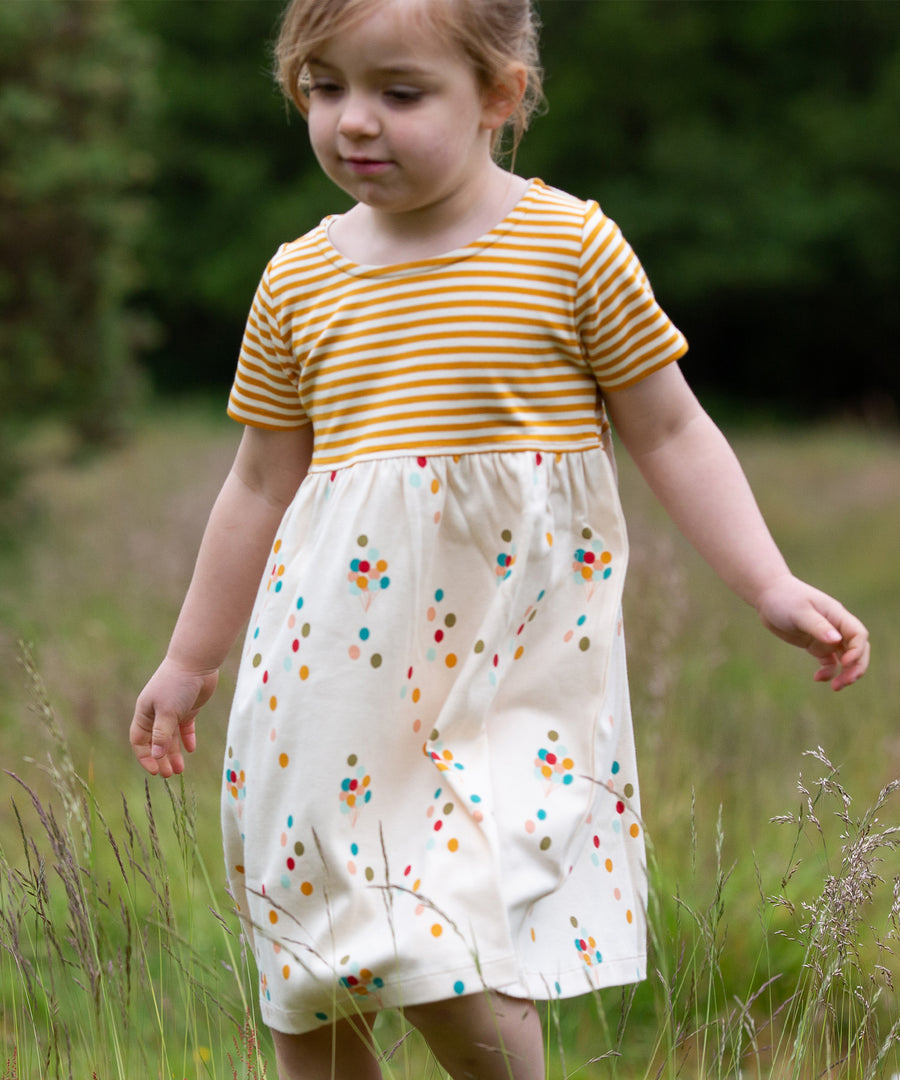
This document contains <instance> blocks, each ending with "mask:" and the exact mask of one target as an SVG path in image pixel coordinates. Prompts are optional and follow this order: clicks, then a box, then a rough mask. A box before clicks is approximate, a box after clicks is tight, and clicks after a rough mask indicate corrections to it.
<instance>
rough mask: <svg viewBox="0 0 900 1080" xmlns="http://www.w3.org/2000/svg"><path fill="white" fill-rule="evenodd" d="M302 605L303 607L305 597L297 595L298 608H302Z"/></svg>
mask: <svg viewBox="0 0 900 1080" xmlns="http://www.w3.org/2000/svg"><path fill="white" fill-rule="evenodd" d="M302 607H303V597H302V596H298V597H297V610H298V611H299V610H300V608H302Z"/></svg>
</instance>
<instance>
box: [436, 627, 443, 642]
mask: <svg viewBox="0 0 900 1080" xmlns="http://www.w3.org/2000/svg"><path fill="white" fill-rule="evenodd" d="M434 640H435V641H437V642H438V643H440V642H441V641H443V640H444V631H443V630H435V632H434Z"/></svg>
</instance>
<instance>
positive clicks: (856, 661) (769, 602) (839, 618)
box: [756, 574, 870, 690]
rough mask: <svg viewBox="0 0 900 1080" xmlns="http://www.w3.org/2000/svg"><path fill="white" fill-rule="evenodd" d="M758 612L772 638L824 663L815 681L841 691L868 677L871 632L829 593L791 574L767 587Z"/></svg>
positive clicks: (758, 602) (759, 601)
mask: <svg viewBox="0 0 900 1080" xmlns="http://www.w3.org/2000/svg"><path fill="white" fill-rule="evenodd" d="M756 609H757V611H758V612H759V617H760V618H761V619H762V621H763V625H764V626H766V627H767V628H768V629H769V630H771V631H772V633H773V634H775V635H776V636H777V637H780V638H781V640H782V641H787V642H788V643H789V644H791V645H796V646H797V647H798V648H801V649H806V651H807V652H808V653H809V654H810V655H811V656H814V657H815V658H816V659H817V660H818V661H819V662H820V664H819V669H818V671H817V672H816V674H815V679H816V682H828V681H830V682H831V688H832V690H842V689H843V688H844V687H845V686H850V685H852V684H853V683H855V682H856V681H857V680H858V679H861V678H862V676H863V675H864V674H865V673H866V669H867V668H868V666H869V652H870V650H869V632H868V630H866V628H865V626H863V624H862V623H861V622H860V621H859V619H857V618H856V616H855V615H852V614H851V613H850V612H849V611H847V609H846V608H845V607H843V606H842V605H841V604H839V603H838V602H837V600H835V599H833V598H832V597H830V596H829V595H828V594H827V593H823V592H820V591H819V590H818V589H814V588H813V587H812V586H811V585H807V584H806V582H804V581H800V580H799V579H798V578H795V577H794V576H793V575H790V574H788V575H785V576H784V577H780V578H778V579H777V580H776V581H774V582H773V583H772V584H770V585H768V586H767V587H766V589H765V590H764V591H763V593H762V594H761V596H760V597H759V599H758V601H757V605H756Z"/></svg>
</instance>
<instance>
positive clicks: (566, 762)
mask: <svg viewBox="0 0 900 1080" xmlns="http://www.w3.org/2000/svg"><path fill="white" fill-rule="evenodd" d="M562 764H563V768H564V769H572V768H574V767H575V762H574V761H573V760H572V759H571V758H570V757H567V758H563V763H562Z"/></svg>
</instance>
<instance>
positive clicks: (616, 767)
mask: <svg viewBox="0 0 900 1080" xmlns="http://www.w3.org/2000/svg"><path fill="white" fill-rule="evenodd" d="M611 771H612V774H613V776H615V775H616V773H617V772H618V771H619V763H618V761H614V762H613V763H612V770H611Z"/></svg>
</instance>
